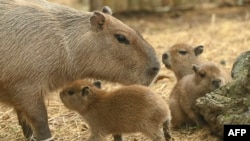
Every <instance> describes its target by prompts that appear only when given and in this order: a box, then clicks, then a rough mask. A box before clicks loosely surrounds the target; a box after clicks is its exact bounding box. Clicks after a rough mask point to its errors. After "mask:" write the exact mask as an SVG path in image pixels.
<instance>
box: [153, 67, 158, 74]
mask: <svg viewBox="0 0 250 141" xmlns="http://www.w3.org/2000/svg"><path fill="white" fill-rule="evenodd" d="M159 70H160V69H159V67H153V68H152V72H154V73H156V74H157V73H158V72H159Z"/></svg>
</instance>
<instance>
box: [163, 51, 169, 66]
mask: <svg viewBox="0 0 250 141" xmlns="http://www.w3.org/2000/svg"><path fill="white" fill-rule="evenodd" d="M162 63H163V64H164V65H165V66H166V68H168V69H171V64H170V58H169V55H168V54H167V53H164V54H162Z"/></svg>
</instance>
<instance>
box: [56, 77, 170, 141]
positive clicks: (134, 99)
mask: <svg viewBox="0 0 250 141" xmlns="http://www.w3.org/2000/svg"><path fill="white" fill-rule="evenodd" d="M95 84H96V83H93V84H92V83H91V82H88V81H85V80H78V81H74V82H72V83H70V84H68V85H66V86H65V87H64V88H63V90H62V91H61V92H60V98H61V100H62V102H63V103H64V105H65V106H66V107H67V108H69V109H71V110H74V111H77V112H78V113H80V114H81V115H82V116H83V118H84V119H85V121H86V123H87V124H88V125H89V127H90V130H91V133H92V134H91V136H90V137H89V139H88V140H89V141H102V140H105V136H106V135H108V134H113V135H121V134H122V133H133V132H141V133H143V134H145V135H146V136H148V137H149V138H150V139H152V140H154V141H160V140H170V139H171V135H170V132H169V125H170V120H171V115H170V110H169V107H168V105H167V103H166V102H165V101H164V100H163V99H162V97H161V96H160V95H158V94H156V93H153V92H152V91H151V90H150V89H149V88H148V87H145V86H142V85H129V86H123V87H121V88H118V89H116V90H112V91H106V90H102V89H99V88H98V87H96V86H95ZM162 126H163V133H162ZM164 137H165V139H164Z"/></svg>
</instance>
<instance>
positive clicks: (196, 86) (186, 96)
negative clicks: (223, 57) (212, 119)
mask: <svg viewBox="0 0 250 141" xmlns="http://www.w3.org/2000/svg"><path fill="white" fill-rule="evenodd" d="M192 66H193V71H194V73H193V74H189V75H186V76H184V77H183V78H182V79H181V80H180V81H178V82H177V84H176V86H175V87H174V89H173V91H172V93H171V95H170V100H169V102H170V103H169V105H170V110H171V115H172V121H171V123H172V124H171V125H172V127H174V128H175V127H180V126H181V125H183V124H196V125H198V126H202V125H204V123H205V121H204V120H203V118H202V117H201V116H200V115H199V114H198V113H195V112H194V111H193V109H192V107H193V106H194V104H195V101H196V99H197V98H199V97H201V96H204V95H205V94H206V93H208V92H210V91H213V90H215V89H217V88H219V87H220V86H221V85H224V84H225V80H224V78H223V76H222V74H221V71H220V69H219V68H218V67H217V66H216V65H215V64H213V63H204V64H201V65H192Z"/></svg>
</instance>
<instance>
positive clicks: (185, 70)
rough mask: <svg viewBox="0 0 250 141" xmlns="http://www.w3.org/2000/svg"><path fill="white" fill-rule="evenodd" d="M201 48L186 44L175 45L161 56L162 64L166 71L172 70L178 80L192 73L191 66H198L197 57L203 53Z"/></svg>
mask: <svg viewBox="0 0 250 141" xmlns="http://www.w3.org/2000/svg"><path fill="white" fill-rule="evenodd" d="M203 48H204V47H203V46H201V45H200V46H197V47H192V46H191V45H188V44H176V45H173V46H172V47H170V48H169V49H168V50H167V51H166V52H165V53H163V54H162V62H163V64H164V65H165V66H166V68H167V69H170V70H172V71H173V72H174V73H175V75H176V77H177V78H178V79H180V78H182V77H183V76H184V75H186V74H191V73H193V70H192V64H198V62H199V61H198V56H199V55H200V54H202V52H203Z"/></svg>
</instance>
